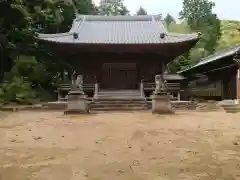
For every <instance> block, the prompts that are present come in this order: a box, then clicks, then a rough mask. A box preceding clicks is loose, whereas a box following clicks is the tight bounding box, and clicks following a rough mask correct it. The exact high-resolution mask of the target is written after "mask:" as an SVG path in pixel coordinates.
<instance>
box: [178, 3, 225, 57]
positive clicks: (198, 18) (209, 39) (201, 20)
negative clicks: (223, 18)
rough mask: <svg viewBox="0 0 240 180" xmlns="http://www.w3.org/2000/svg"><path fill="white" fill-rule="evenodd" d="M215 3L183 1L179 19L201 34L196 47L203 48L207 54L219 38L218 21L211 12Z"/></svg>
mask: <svg viewBox="0 0 240 180" xmlns="http://www.w3.org/2000/svg"><path fill="white" fill-rule="evenodd" d="M214 6H215V3H214V2H212V1H208V0H184V1H183V10H182V11H181V12H180V18H181V19H185V20H187V22H188V25H189V27H190V29H191V30H192V31H195V32H197V31H198V32H201V33H202V38H201V40H200V42H199V43H198V47H200V48H204V49H205V50H206V51H207V52H208V53H209V54H211V53H213V52H214V51H215V47H216V45H217V42H218V40H219V38H220V37H221V30H220V20H219V19H218V17H217V16H216V14H214V13H213V12H212V9H213V7H214Z"/></svg>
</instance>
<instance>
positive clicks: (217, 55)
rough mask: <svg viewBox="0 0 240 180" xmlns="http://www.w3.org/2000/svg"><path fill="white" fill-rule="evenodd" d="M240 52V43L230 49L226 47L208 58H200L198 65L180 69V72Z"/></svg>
mask: <svg viewBox="0 0 240 180" xmlns="http://www.w3.org/2000/svg"><path fill="white" fill-rule="evenodd" d="M238 52H240V44H239V45H236V46H234V47H231V48H228V49H225V50H223V51H219V52H216V53H214V54H212V55H210V56H208V57H206V58H203V59H201V60H200V62H199V63H197V64H196V65H194V66H192V67H190V68H188V69H186V70H183V71H179V72H178V73H182V72H186V71H188V70H190V69H194V68H196V67H199V66H202V65H205V64H208V63H210V62H213V61H216V60H219V59H222V58H225V57H228V56H232V55H235V54H236V53H238Z"/></svg>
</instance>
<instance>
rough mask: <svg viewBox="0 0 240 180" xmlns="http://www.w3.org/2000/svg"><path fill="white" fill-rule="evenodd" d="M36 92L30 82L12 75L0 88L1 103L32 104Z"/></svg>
mask: <svg viewBox="0 0 240 180" xmlns="http://www.w3.org/2000/svg"><path fill="white" fill-rule="evenodd" d="M35 98H36V93H35V91H34V90H33V89H32V86H31V83H30V82H27V81H24V78H22V77H14V78H13V79H12V80H11V81H9V82H6V83H4V84H3V85H2V87H1V88H0V99H1V101H2V103H4V104H8V103H10V102H15V103H18V104H32V103H33V102H34V101H35Z"/></svg>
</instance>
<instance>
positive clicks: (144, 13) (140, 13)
mask: <svg viewBox="0 0 240 180" xmlns="http://www.w3.org/2000/svg"><path fill="white" fill-rule="evenodd" d="M136 14H137V15H147V11H146V10H145V9H144V8H143V7H142V6H140V8H139V9H138V10H137V13H136Z"/></svg>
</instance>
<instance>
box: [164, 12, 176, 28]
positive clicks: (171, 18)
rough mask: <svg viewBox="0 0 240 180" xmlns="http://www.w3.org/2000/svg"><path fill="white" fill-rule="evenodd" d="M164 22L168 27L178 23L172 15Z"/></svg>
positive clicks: (168, 15)
mask: <svg viewBox="0 0 240 180" xmlns="http://www.w3.org/2000/svg"><path fill="white" fill-rule="evenodd" d="M164 21H165V22H166V23H167V25H168V26H169V25H170V24H171V23H176V20H175V19H174V17H173V16H171V15H170V14H167V16H166V17H165V18H164Z"/></svg>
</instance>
